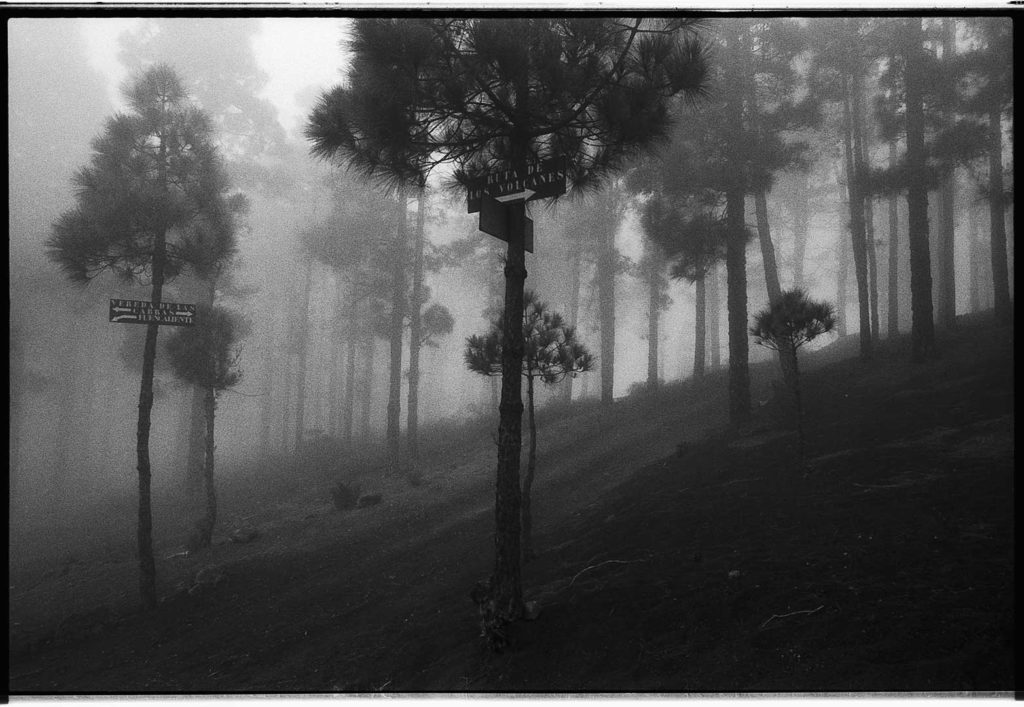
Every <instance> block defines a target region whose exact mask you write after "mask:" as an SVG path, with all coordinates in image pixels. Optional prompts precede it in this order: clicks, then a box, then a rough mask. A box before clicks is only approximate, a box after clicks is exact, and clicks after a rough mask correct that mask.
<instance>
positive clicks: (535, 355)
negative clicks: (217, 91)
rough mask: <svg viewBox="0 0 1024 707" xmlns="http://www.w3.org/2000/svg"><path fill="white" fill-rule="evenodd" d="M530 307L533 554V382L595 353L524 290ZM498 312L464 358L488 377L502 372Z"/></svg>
mask: <svg viewBox="0 0 1024 707" xmlns="http://www.w3.org/2000/svg"><path fill="white" fill-rule="evenodd" d="M523 302H524V305H525V307H526V311H525V312H524V315H523V345H524V348H523V378H525V379H526V391H527V396H526V398H527V412H528V418H527V419H528V420H529V430H530V448H529V454H528V456H527V464H526V474H525V476H523V496H522V507H521V510H522V534H523V542H522V553H523V557H527V558H528V557H532V555H533V549H532V538H531V526H532V519H531V515H530V489H531V488H532V487H533V478H534V473H535V471H536V468H537V424H536V421H535V412H534V408H535V406H534V395H533V393H534V380H535V379H540V381H541V382H542V383H545V384H547V385H554V384H555V383H558V382H559V381H561V380H562V379H563V378H565V377H566V376H568V375H572V376H575V375H576V374H577V373H581V372H584V371H589V370H592V368H593V363H594V362H593V357H592V356H591V355H590V353H589V352H588V351H587V349H586V347H584V346H583V344H581V343H580V342H578V341H577V340H576V330H575V329H574V328H573V327H571V326H568V325H567V324H565V322H564V321H563V320H562V315H561V314H558V313H557V312H552V311H550V310H549V309H548V305H547V303H546V302H542V301H540V300H538V299H537V296H536V295H535V294H534V293H533V292H532V291H531V290H527V291H526V292H524V293H523ZM503 319H504V317H503V316H499V317H498V318H497V319H495V321H494V322H492V323H491V329H490V331H488V332H487V334H485V335H483V336H480V335H476V334H474V335H473V336H471V337H469V338H468V339H467V340H466V351H465V361H466V367H467V368H469V370H471V371H475V372H476V373H480V374H482V375H485V376H500V375H501V373H502V364H503V359H502V355H501V354H502V351H501V348H502V331H501V322H502V321H503Z"/></svg>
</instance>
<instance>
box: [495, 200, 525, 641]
mask: <svg viewBox="0 0 1024 707" xmlns="http://www.w3.org/2000/svg"><path fill="white" fill-rule="evenodd" d="M506 217H507V219H508V220H507V224H508V234H509V240H508V255H507V257H506V260H505V308H504V314H503V320H502V349H501V368H502V374H501V402H500V403H499V405H498V412H499V421H498V468H497V473H496V477H497V478H496V484H495V503H494V506H495V533H494V549H495V560H494V573H493V574H492V576H491V583H490V601H491V602H493V612H494V616H493V621H494V622H495V624H494V627H493V628H494V629H495V630H496V631H497V632H498V633H499V634H500V632H501V630H502V628H503V626H504V625H506V624H508V623H510V622H512V621H516V620H517V619H519V618H520V617H521V616H522V613H523V590H522V580H521V569H520V568H521V564H520V562H521V552H522V550H521V543H520V539H521V532H522V526H521V522H522V518H521V515H520V513H521V489H520V485H519V461H520V451H521V443H522V421H523V420H522V418H523V398H522V366H523V351H524V342H523V285H524V283H525V281H526V264H525V249H524V231H525V223H526V206H525V204H523V203H517V204H511V205H509V206H507V207H506Z"/></svg>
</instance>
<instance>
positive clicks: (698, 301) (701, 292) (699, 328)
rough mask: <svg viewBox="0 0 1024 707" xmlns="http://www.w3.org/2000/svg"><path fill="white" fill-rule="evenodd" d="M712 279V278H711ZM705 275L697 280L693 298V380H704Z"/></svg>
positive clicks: (706, 334)
mask: <svg viewBox="0 0 1024 707" xmlns="http://www.w3.org/2000/svg"><path fill="white" fill-rule="evenodd" d="M712 277H713V276H712ZM706 280H707V275H705V276H704V277H702V278H700V279H699V280H697V282H696V285H697V296H696V297H695V298H694V299H695V303H694V307H695V312H694V315H695V316H694V318H695V320H696V327H695V330H694V336H693V378H694V380H701V379H702V378H704V352H705V351H707V336H708V333H707V332H708V298H707V283H706V282H705V281H706Z"/></svg>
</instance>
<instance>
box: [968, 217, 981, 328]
mask: <svg viewBox="0 0 1024 707" xmlns="http://www.w3.org/2000/svg"><path fill="white" fill-rule="evenodd" d="M968 215H969V217H970V218H968V220H967V222H968V224H969V228H970V231H969V232H968V235H969V237H970V254H971V256H970V257H971V280H970V288H969V294H970V302H971V304H970V307H971V313H972V314H976V313H978V312H980V311H981V283H980V279H981V254H980V253H979V252H978V251H979V250H980V249H981V246H980V244H979V243H978V219H977V218H975V216H976V214H975V213H974V212H973V210H972V211H971V212H970V213H969V214H968Z"/></svg>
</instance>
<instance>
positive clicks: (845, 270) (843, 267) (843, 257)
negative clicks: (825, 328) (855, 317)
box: [836, 233, 850, 338]
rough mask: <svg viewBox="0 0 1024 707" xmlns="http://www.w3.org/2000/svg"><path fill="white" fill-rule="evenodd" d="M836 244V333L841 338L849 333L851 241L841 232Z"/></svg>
mask: <svg viewBox="0 0 1024 707" xmlns="http://www.w3.org/2000/svg"><path fill="white" fill-rule="evenodd" d="M836 246H837V247H836V267H838V268H839V272H837V273H836V312H838V313H839V316H838V317H836V334H837V335H838V336H839V337H840V338H841V337H844V336H846V334H847V330H846V310H847V309H849V307H848V305H847V301H846V299H847V295H848V294H849V292H850V285H849V272H850V262H849V261H850V241H849V239H847V238H844V237H843V236H842V234H841V233H840V235H839V243H837V244H836Z"/></svg>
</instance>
